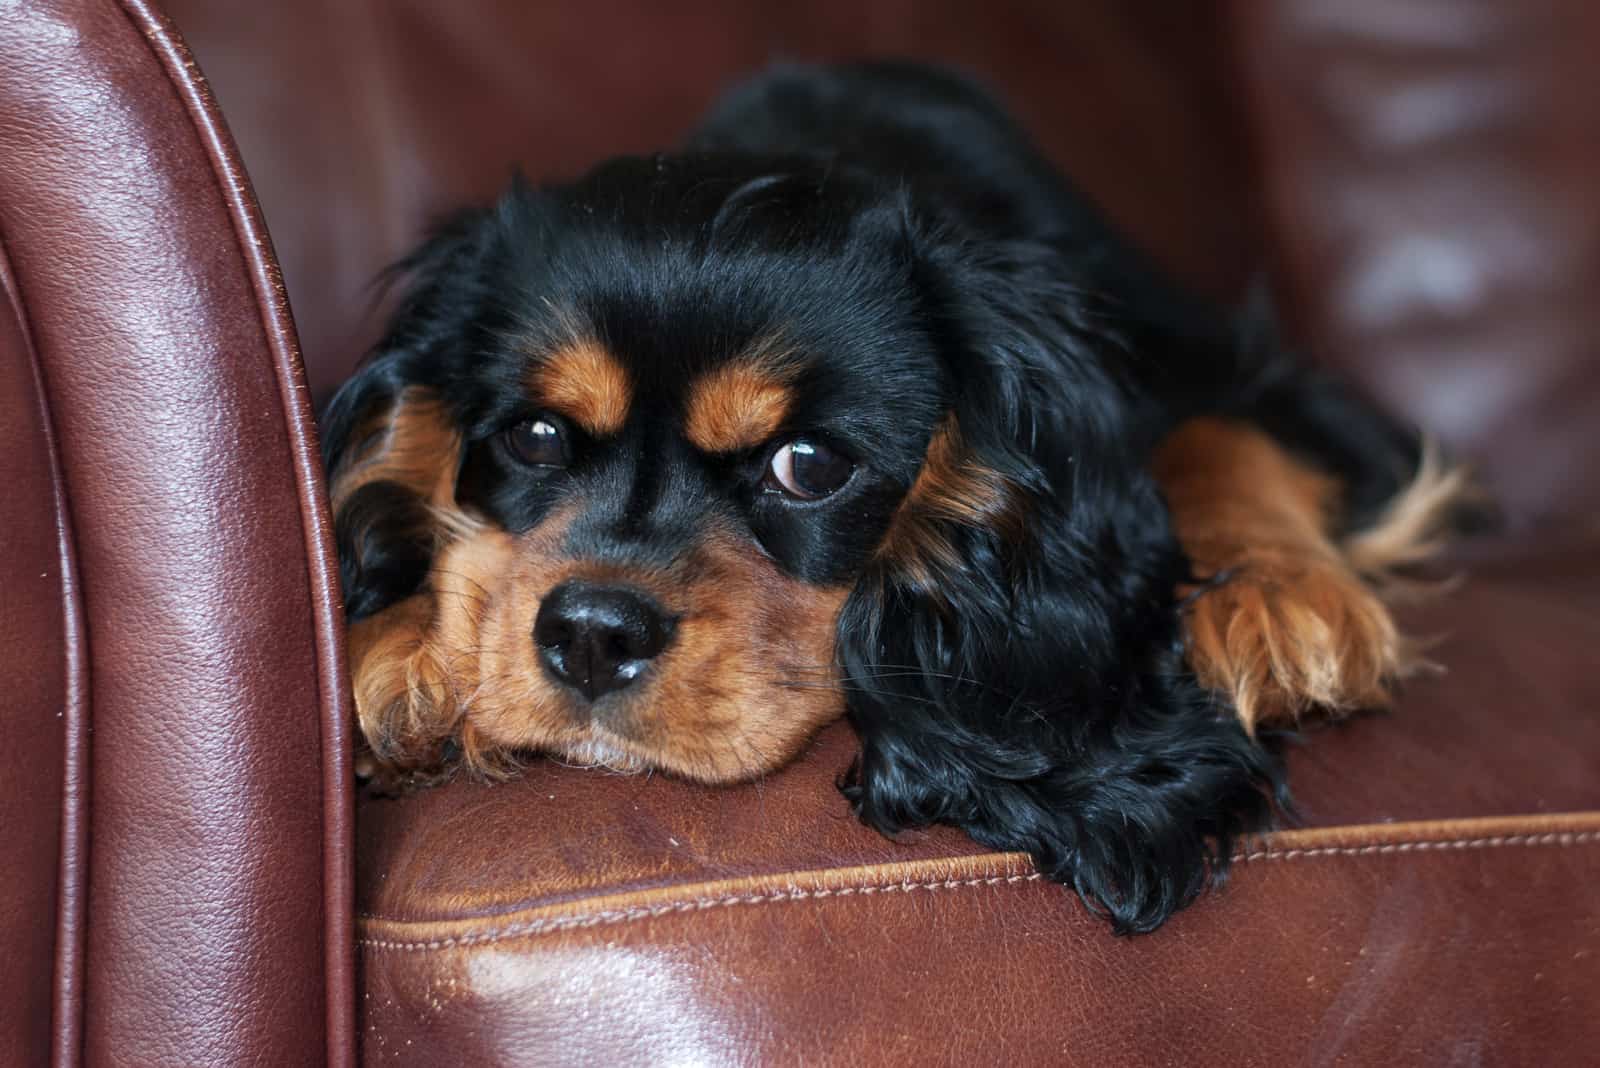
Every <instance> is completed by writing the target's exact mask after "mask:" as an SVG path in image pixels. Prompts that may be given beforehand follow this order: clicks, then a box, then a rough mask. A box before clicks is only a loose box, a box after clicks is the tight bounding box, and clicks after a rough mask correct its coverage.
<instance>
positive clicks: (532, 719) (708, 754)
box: [468, 695, 844, 786]
mask: <svg viewBox="0 0 1600 1068" xmlns="http://www.w3.org/2000/svg"><path fill="white" fill-rule="evenodd" d="M639 700H640V701H641V702H642V703H643V705H644V707H646V708H648V697H646V696H644V695H641V697H640V698H639ZM537 711H538V713H539V714H537V715H532V714H530V715H527V716H519V715H517V714H515V713H513V712H510V711H509V710H502V711H500V712H499V713H498V714H496V715H494V716H492V717H488V718H489V719H490V722H488V723H485V722H482V721H480V722H479V723H478V724H475V725H474V729H473V730H472V731H471V732H470V733H471V734H473V735H474V736H475V737H476V738H477V740H478V742H479V743H480V744H487V745H488V746H490V747H492V748H494V749H498V750H501V751H507V752H522V753H526V754H536V753H537V754H544V755H547V756H549V757H550V758H552V759H554V760H556V761H557V762H559V763H562V764H567V765H570V766H573V767H579V768H595V769H603V770H606V771H612V772H616V773H619V774H630V775H631V774H637V773H639V772H647V771H648V772H658V771H659V772H661V773H663V774H665V775H668V776H671V777H673V778H678V779H686V780H689V781H691V782H698V783H704V784H706V785H713V786H721V785H731V784H735V783H741V782H749V781H751V780H754V779H758V778H761V777H762V776H764V775H766V774H768V773H769V772H772V771H775V770H777V769H778V768H779V767H781V766H783V765H784V764H787V763H788V762H789V761H791V760H792V759H793V758H794V757H795V756H796V755H797V754H798V753H799V751H800V750H801V749H802V748H803V747H804V746H805V744H806V742H807V740H808V738H809V737H810V736H811V734H812V733H814V730H815V727H816V726H818V725H819V724H817V723H816V721H815V720H814V719H813V720H807V721H804V722H807V723H808V724H809V727H808V729H807V730H805V731H799V730H796V731H793V732H781V733H779V732H774V731H772V730H771V729H770V725H769V726H768V728H767V729H766V730H763V731H762V732H761V734H760V737H759V740H758V739H757V738H755V737H753V736H752V734H751V730H752V728H753V727H754V725H753V724H749V723H746V722H743V719H744V717H742V716H740V715H739V713H738V712H737V711H735V710H731V709H730V710H729V711H730V719H729V720H728V722H727V725H726V726H725V727H723V728H722V729H720V730H714V731H707V729H706V724H705V723H704V721H701V722H697V723H693V724H685V725H683V729H681V730H674V728H673V725H672V723H671V722H670V720H666V719H659V720H654V721H652V722H649V723H648V725H647V726H646V727H643V728H636V729H630V728H629V726H627V725H620V726H619V725H617V724H613V723H608V722H606V721H605V720H604V719H600V718H591V719H589V720H588V721H587V722H583V721H582V719H581V718H580V717H576V716H562V717H561V721H560V722H559V724H557V723H552V722H551V720H550V714H551V713H552V712H554V711H556V710H555V709H552V708H551V707H549V705H544V706H542V707H541V708H539V709H538V710H537ZM843 712H844V709H843V702H842V701H841V702H840V705H839V710H838V714H839V715H841V716H842V715H843ZM468 718H469V720H471V719H472V717H471V714H470V713H469V717H468ZM834 718H837V717H834ZM519 721H520V722H519ZM627 722H628V721H624V724H626V723H627ZM485 728H487V729H485Z"/></svg>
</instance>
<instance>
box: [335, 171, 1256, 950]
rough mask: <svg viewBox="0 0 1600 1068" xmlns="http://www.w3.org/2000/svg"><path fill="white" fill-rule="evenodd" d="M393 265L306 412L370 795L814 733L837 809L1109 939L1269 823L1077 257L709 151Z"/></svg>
mask: <svg viewBox="0 0 1600 1068" xmlns="http://www.w3.org/2000/svg"><path fill="white" fill-rule="evenodd" d="M974 210H981V208H975V209H974ZM403 266H404V269H405V271H406V273H407V274H409V275H410V276H411V278H412V284H411V288H410V289H409V291H408V293H407V295H406V297H405V299H404V301H403V303H402V305H401V307H400V309H399V312H398V314H397V316H396V319H395V321H394V325H393V326H392V328H391V331H390V333H389V335H388V337H387V338H386V339H385V341H384V342H383V344H382V346H381V347H380V350H379V352H378V353H377V355H376V356H375V357H374V359H373V360H371V361H370V362H369V363H368V364H367V366H366V367H365V368H364V369H363V370H362V372H361V373H360V374H359V375H358V376H357V377H356V378H354V379H353V380H352V381H351V382H350V383H348V384H347V385H346V387H345V388H344V389H343V390H341V392H340V394H339V395H338V397H336V398H335V400H334V402H333V404H332V405H331V407H330V409H329V410H328V412H327V413H326V416H325V423H324V434H325V442H326V455H327V460H328V466H329V469H330V475H331V484H332V494H333V504H334V508H335V513H336V529H337V535H338V540H339V553H340V563H341V570H342V578H343V581H344V586H345V592H346V601H347V608H348V610H349V612H350V614H351V617H352V619H353V620H354V621H355V622H354V626H353V628H352V631H351V658H352V666H353V674H354V681H355V689H356V697H357V704H358V711H359V715H360V719H361V723H362V727H363V730H364V733H365V735H366V738H367V741H368V744H369V746H370V749H371V755H372V758H373V760H374V763H375V765H376V766H377V767H378V768H379V769H380V770H383V771H385V772H386V774H388V775H397V776H399V777H400V778H402V779H404V778H406V777H411V778H413V779H416V778H423V777H426V776H427V775H429V774H430V773H432V772H435V771H437V770H439V769H440V768H442V767H444V766H447V765H449V764H451V763H452V761H453V760H458V761H459V762H460V763H464V764H466V765H467V766H469V767H474V768H477V769H479V770H483V771H489V772H492V771H494V770H495V769H496V768H497V767H498V766H500V765H501V763H502V762H504V761H506V760H509V759H511V758H512V757H513V756H514V755H515V754H517V753H521V752H525V751H529V750H542V751H546V752H551V753H554V754H556V755H558V756H560V757H563V758H565V759H569V760H572V761H575V762H578V763H582V764H604V765H608V766H612V767H617V768H623V769H641V768H647V767H654V768H663V769H666V770H668V771H671V772H674V773H677V774H680V775H683V776H687V777H690V778H694V779H697V780H701V781H707V782H725V781H731V780H735V779H740V778H748V777H752V776H754V775H757V774H760V773H762V772H764V771H767V770H770V769H772V768H775V767H777V766H778V765H780V764H782V763H783V762H784V761H786V760H788V759H789V758H790V757H792V756H793V755H794V754H795V752H796V751H797V750H798V749H799V748H800V747H801V746H802V745H803V744H804V742H805V740H806V739H807V738H808V737H809V736H810V735H811V734H812V733H813V732H814V731H815V730H816V728H817V727H818V726H819V725H820V724H822V723H823V722H825V721H827V720H829V719H832V718H834V717H836V716H838V715H840V714H841V713H844V712H848V713H849V715H850V717H851V719H852V721H853V723H854V725H855V727H856V729H857V731H858V733H859V735H860V736H861V741H862V751H861V756H860V759H859V761H858V763H857V767H856V768H855V770H854V771H853V773H852V778H851V785H850V787H849V793H850V795H851V797H852V799H853V801H854V803H855V805H856V808H857V810H858V811H859V812H860V814H861V815H862V817H863V818H864V819H865V820H867V821H868V822H869V823H871V824H872V825H873V826H876V827H878V828H880V829H882V830H885V831H894V830H897V829H899V828H902V827H907V826H919V825H923V824H927V823H930V822H950V823H956V824H958V825H960V826H962V827H964V828H965V829H967V830H968V831H969V832H970V833H971V834H973V835H974V836H975V837H977V838H978V839H979V840H980V841H983V842H985V843H988V844H990V845H993V846H995V847H997V848H1005V849H1015V848H1021V849H1027V850H1028V851H1029V852H1031V853H1032V854H1033V856H1034V858H1035V860H1036V862H1037V863H1039V864H1040V865H1041V867H1042V868H1043V869H1044V870H1045V871H1046V872H1047V873H1049V874H1051V875H1052V876H1053V877H1055V878H1058V879H1063V880H1067V881H1071V882H1073V883H1075V884H1076V885H1077V886H1078V888H1079V890H1080V891H1081V892H1082V893H1083V894H1085V896H1086V897H1089V898H1091V899H1094V900H1099V901H1103V902H1106V903H1108V904H1109V905H1110V907H1111V908H1112V909H1113V910H1114V911H1115V912H1116V914H1117V918H1118V922H1119V923H1122V924H1124V925H1125V926H1128V927H1145V926H1149V925H1152V924H1153V923H1155V922H1159V919H1160V918H1161V917H1163V916H1165V915H1166V913H1168V912H1170V911H1171V910H1172V909H1173V908H1175V907H1177V905H1178V904H1180V903H1182V901H1184V900H1187V899H1188V897H1191V896H1193V894H1194V893H1195V892H1196V891H1197V890H1198V888H1199V887H1200V885H1201V884H1202V883H1203V881H1204V879H1205V876H1206V870H1207V867H1208V863H1209V858H1210V857H1211V856H1212V853H1211V848H1212V847H1211V845H1210V844H1209V842H1208V837H1210V836H1214V837H1215V838H1216V839H1217V840H1218V841H1220V842H1222V843H1223V844H1224V846H1225V844H1226V842H1227V840H1228V836H1229V834H1230V833H1231V831H1232V829H1233V828H1234V827H1236V826H1239V825H1244V824H1259V823H1260V822H1261V821H1262V819H1263V813H1264V811H1265V808H1264V806H1265V805H1266V802H1265V800H1264V799H1263V797H1262V795H1261V793H1260V789H1259V787H1260V785H1261V783H1262V782H1263V781H1265V779H1266V778H1267V777H1268V775H1269V772H1268V766H1267V763H1266V761H1265V758H1264V757H1263V756H1262V755H1261V754H1260V753H1259V752H1258V751H1257V750H1256V749H1255V748H1254V747H1253V746H1252V745H1251V744H1250V742H1249V740H1248V739H1247V738H1246V737H1245V736H1244V734H1243V733H1242V732H1241V731H1240V730H1239V728H1238V727H1237V725H1236V724H1234V723H1232V722H1231V721H1230V720H1229V719H1228V718H1226V717H1225V716H1218V715H1216V714H1215V713H1214V711H1212V709H1211V705H1210V703H1209V701H1208V699H1207V698H1206V697H1205V695H1203V694H1202V693H1201V692H1200V690H1199V689H1198V687H1197V685H1196V684H1195V683H1194V680H1193V677H1192V675H1190V674H1189V673H1188V672H1187V671H1186V670H1185V669H1184V668H1183V666H1182V664H1181V662H1180V660H1181V657H1180V652H1179V643H1178V637H1177V607H1176V604H1175V600H1174V588H1175V586H1176V584H1177V582H1178V581H1179V580H1180V578H1182V577H1183V575H1184V573H1185V572H1184V564H1183V559H1182V555H1181V553H1180V552H1179V551H1178V547H1177V545H1176V542H1175V541H1174V539H1173V536H1172V532H1171V530H1170V527H1169V524H1168V520H1167V515H1166V511H1165V509H1164V507H1163V505H1162V503H1161V500H1160V498H1159V495H1158V493H1157V492H1156V489H1155V486H1154V483H1153V482H1152V481H1151V479H1150V477H1149V475H1148V474H1147V473H1146V472H1145V471H1144V470H1143V464H1142V462H1141V461H1142V457H1143V455H1144V452H1145V450H1146V448H1147V447H1148V446H1149V445H1150V443H1151V440H1152V437H1153V435H1154V434H1155V433H1158V430H1157V428H1156V427H1155V426H1154V424H1153V423H1152V422H1150V421H1149V420H1147V419H1146V418H1144V417H1143V416H1141V414H1140V413H1141V409H1140V405H1139V401H1138V399H1137V393H1136V391H1135V390H1134V389H1133V388H1132V387H1130V385H1129V384H1128V382H1127V381H1125V376H1124V372H1125V370H1126V368H1125V366H1124V361H1125V360H1127V359H1128V358H1129V357H1128V352H1127V348H1128V346H1127V343H1126V339H1125V338H1123V337H1122V336H1121V335H1120V334H1119V332H1118V329H1117V325H1116V318H1117V317H1116V315H1115V314H1114V312H1115V309H1114V308H1112V309H1108V308H1107V307H1105V306H1102V305H1100V304H1098V303H1097V302H1096V297H1095V291H1094V287H1093V283H1094V279H1093V277H1091V276H1086V275H1085V274H1083V273H1080V266H1081V264H1080V262H1079V259H1078V258H1077V257H1075V256H1074V255H1073V254H1071V253H1070V252H1067V251H1064V250H1062V249H1058V248H1054V247H1052V246H1049V245H1048V244H1044V243H1035V242H1031V241H1027V240H1018V241H1014V242H1010V241H1002V240H992V239H990V240H984V241H976V240H973V239H971V237H970V236H969V235H968V234H966V233H964V232H963V231H962V229H961V225H960V223H959V221H952V220H951V218H949V217H948V214H947V213H945V214H943V215H942V214H941V212H940V211H938V210H929V209H928V206H927V205H922V204H919V203H917V202H915V201H914V200H913V199H912V197H911V195H910V194H908V193H907V192H906V191H905V190H904V189H903V188H902V187H901V186H900V185H899V184H898V183H888V182H883V181H881V180H877V179H872V178H869V177H866V176H864V175H860V174H856V173H852V172H850V171H849V170H848V169H846V168H843V167H833V166H829V165H826V164H821V163H815V164H814V163H808V162H804V161H795V160H782V159H777V160H760V159H753V158H749V157H743V158H741V157H719V156H714V155H706V156H687V157H677V158H663V159H636V160H620V161H616V162H613V163H610V164H607V165H605V166H602V167H601V168H599V169H598V170H596V171H595V172H593V173H592V174H590V175H589V176H588V177H586V178H585V179H583V180H581V181H579V182H578V183H576V184H574V185H571V186H567V187H563V188H559V189H554V190H550V191H544V192H534V191H531V190H528V189H526V188H514V189H513V190H512V191H511V192H510V193H509V194H508V195H507V196H506V197H505V198H504V199H503V200H502V202H501V203H500V205H499V206H498V207H497V208H495V209H493V210H490V211H485V212H477V213H471V214H468V215H465V216H462V217H460V218H459V219H457V220H456V222H455V223H454V224H453V225H452V226H450V227H449V228H447V229H445V230H444V231H442V232H441V233H440V234H439V235H438V236H436V237H435V238H434V239H433V240H432V241H431V242H430V243H429V244H428V245H426V246H425V247H424V248H423V249H422V250H421V251H420V252H419V253H418V254H417V255H416V256H415V257H413V258H412V260H410V261H409V262H408V263H406V264H404V265H403ZM1083 270H1084V271H1087V270H1090V268H1083ZM1129 827H1137V828H1138V833H1137V834H1130V832H1129V831H1128V828H1129Z"/></svg>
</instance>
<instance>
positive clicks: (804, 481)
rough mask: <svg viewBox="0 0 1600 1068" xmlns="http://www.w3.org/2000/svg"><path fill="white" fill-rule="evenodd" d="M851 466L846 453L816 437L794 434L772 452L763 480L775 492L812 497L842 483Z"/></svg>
mask: <svg viewBox="0 0 1600 1068" xmlns="http://www.w3.org/2000/svg"><path fill="white" fill-rule="evenodd" d="M854 470H855V464H853V463H851V462H850V459H849V457H846V456H844V455H842V454H840V453H838V452H835V451H834V450H833V449H831V448H829V447H828V446H827V445H825V444H823V443H822V442H820V441H817V440H816V439H815V438H795V439H794V440H793V441H790V442H787V443H786V444H784V445H782V446H780V447H779V448H778V451H777V452H775V453H773V454H772V459H771V460H769V461H768V462H767V474H766V478H765V479H763V480H762V484H763V485H764V486H766V488H767V489H768V490H770V491H771V492H774V493H782V494H784V495H785V496H788V497H793V498H796V499H798V500H802V501H814V500H816V499H817V498H819V497H826V496H827V495H828V494H830V493H833V492H834V491H835V490H837V489H838V488H839V487H840V486H843V485H844V484H845V483H846V482H847V481H849V479H850V473H851V472H852V471H854Z"/></svg>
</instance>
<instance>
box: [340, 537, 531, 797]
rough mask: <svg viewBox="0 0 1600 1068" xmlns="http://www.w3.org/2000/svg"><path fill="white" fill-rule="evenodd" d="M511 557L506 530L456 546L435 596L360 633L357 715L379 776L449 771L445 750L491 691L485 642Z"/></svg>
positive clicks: (355, 632)
mask: <svg viewBox="0 0 1600 1068" xmlns="http://www.w3.org/2000/svg"><path fill="white" fill-rule="evenodd" d="M510 557H511V544H510V539H509V538H508V537H507V536H506V535H505V534H503V533H500V532H498V531H491V530H480V531H478V532H477V533H475V534H473V535H471V536H470V537H464V538H462V539H460V540H457V541H455V542H452V543H451V544H449V545H448V546H446V547H444V548H443V549H441V550H440V552H439V553H438V555H437V557H436V559H435V561H434V565H433V568H432V570H431V572H430V573H429V578H428V583H427V587H426V590H425V592H423V593H420V594H417V595H416V596H414V597H411V598H408V599H407V600H405V601H402V602H401V603H399V604H396V605H393V606H391V607H389V608H387V609H385V610H384V611H382V612H379V613H378V614H377V615H375V616H372V617H371V618H369V619H365V620H362V621H360V622H359V623H357V624H355V625H354V626H353V627H352V628H351V630H350V662H351V674H352V678H353V683H354V690H355V698H356V714H357V719H358V721H359V723H360V725H361V730H362V734H363V735H364V737H365V739H366V742H367V747H368V749H369V750H370V755H371V758H372V761H373V763H375V764H376V765H377V770H380V771H382V772H385V773H387V774H388V775H389V776H390V777H391V778H392V777H393V776H396V775H399V776H406V777H411V778H413V779H425V778H427V777H430V776H432V775H437V774H442V773H443V772H445V771H446V770H447V769H446V768H445V764H446V763H447V759H446V744H445V743H446V742H447V741H450V740H451V739H453V738H455V737H456V735H457V734H458V732H459V731H460V730H461V728H462V717H463V714H464V711H465V709H466V707H467V706H468V705H469V704H470V703H471V699H472V698H473V697H474V696H475V695H476V693H477V692H478V691H479V690H480V689H481V688H482V687H481V686H480V683H481V681H482V679H483V677H484V676H483V664H482V658H481V653H482V650H483V641H482V634H483V631H484V629H485V624H486V622H487V621H488V620H489V619H490V618H491V617H492V616H493V615H494V614H495V612H496V593H497V592H498V591H497V579H498V576H500V575H503V574H504V573H505V568H506V565H507V564H508V562H509V560H510ZM468 755H471V754H468ZM470 762H471V761H470V760H469V763H470ZM487 766H488V765H487V764H485V767H487Z"/></svg>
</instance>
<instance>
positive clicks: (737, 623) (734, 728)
mask: <svg viewBox="0 0 1600 1068" xmlns="http://www.w3.org/2000/svg"><path fill="white" fill-rule="evenodd" d="M698 571H699V577H698V579H697V581H696V582H695V583H694V586H693V588H692V589H690V590H689V591H688V600H689V603H690V609H689V611H688V612H686V613H685V615H684V618H683V619H682V620H681V621H680V624H679V630H678V638H677V640H676V642H675V643H674V647H673V649H672V650H671V651H670V653H669V655H668V656H667V657H666V658H664V660H663V663H662V671H661V674H660V676H659V678H658V680H657V685H656V687H655V691H654V693H653V694H652V695H651V698H650V705H649V707H648V709H647V710H646V716H645V722H644V730H643V731H642V732H641V737H642V739H643V741H644V744H645V745H646V746H648V747H649V749H650V750H651V754H650V760H651V761H652V762H653V763H656V764H659V765H660V766H663V767H666V768H668V769H669V770H672V771H674V772H676V773H678V774H680V775H684V776H686V777H689V778H693V779H697V780H700V781H703V782H711V783H726V782H737V781H741V780H747V779H751V778H755V777H757V776H759V775H762V774H765V773H767V772H770V771H773V770H776V769H777V768H779V767H781V766H782V765H784V764H786V763H788V762H789V761H790V760H792V759H793V758H794V756H795V754H796V753H798V752H799V750H800V749H801V748H802V747H803V746H804V745H805V743H806V742H807V741H808V740H809V739H810V738H811V737H812V735H814V734H815V733H816V732H817V731H818V730H819V729H820V728H821V727H823V726H824V725H826V724H827V723H830V722H832V721H833V720H835V719H838V718H839V717H840V716H842V715H843V714H844V698H843V691H842V689H841V688H840V686H839V677H838V671H837V669H836V667H835V657H834V634H835V631H836V627H837V620H838V616H839V610H840V608H841V606H842V605H843V603H844V600H845V597H846V591H844V590H841V589H836V588H828V587H818V586H812V585H809V584H807V583H804V582H801V581H799V580H797V579H794V578H791V577H789V576H787V575H784V574H783V573H781V572H780V571H779V570H778V569H777V568H776V567H775V566H774V565H773V564H772V562H771V561H770V560H769V559H767V558H766V557H764V556H762V555H761V554H760V553H759V552H757V551H756V550H755V548H754V547H753V546H751V545H749V544H748V543H746V542H744V541H743V540H741V539H738V538H736V537H733V536H731V535H718V536H713V537H711V538H709V539H708V541H707V543H706V544H705V545H704V546H703V548H702V550H701V560H700V567H699V568H698Z"/></svg>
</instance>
